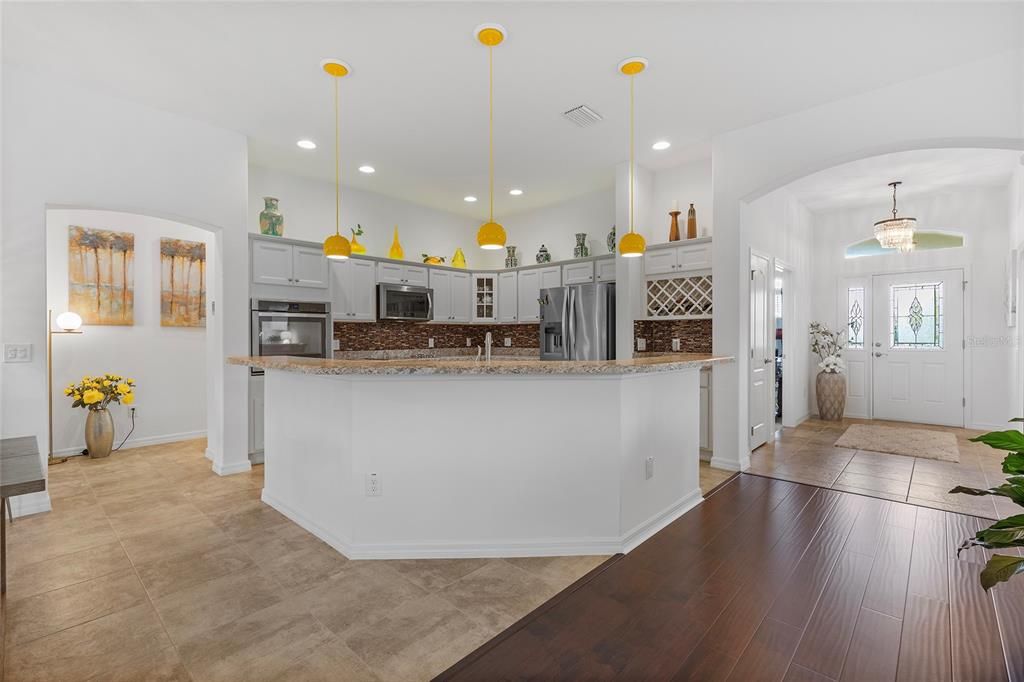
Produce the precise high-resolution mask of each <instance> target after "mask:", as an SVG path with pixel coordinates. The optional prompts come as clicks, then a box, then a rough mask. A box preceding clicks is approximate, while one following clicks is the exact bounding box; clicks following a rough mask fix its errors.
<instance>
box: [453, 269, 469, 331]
mask: <svg viewBox="0 0 1024 682" xmlns="http://www.w3.org/2000/svg"><path fill="white" fill-rule="evenodd" d="M451 275H452V322H469V321H470V320H471V319H473V303H472V301H473V297H472V292H471V291H470V289H471V288H472V282H471V280H472V278H471V277H470V276H469V273H468V272H453V273H451Z"/></svg>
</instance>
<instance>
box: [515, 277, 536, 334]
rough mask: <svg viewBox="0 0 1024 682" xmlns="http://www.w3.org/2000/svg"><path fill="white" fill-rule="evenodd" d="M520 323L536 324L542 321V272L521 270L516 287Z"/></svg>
mask: <svg viewBox="0 0 1024 682" xmlns="http://www.w3.org/2000/svg"><path fill="white" fill-rule="evenodd" d="M516 290H517V291H516V297H517V299H518V301H517V305H518V308H519V321H520V322H535V321H537V320H539V319H540V304H539V303H538V302H537V299H538V298H540V270H520V271H519V281H518V283H517V286H516Z"/></svg>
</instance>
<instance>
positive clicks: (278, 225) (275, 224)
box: [260, 197, 284, 237]
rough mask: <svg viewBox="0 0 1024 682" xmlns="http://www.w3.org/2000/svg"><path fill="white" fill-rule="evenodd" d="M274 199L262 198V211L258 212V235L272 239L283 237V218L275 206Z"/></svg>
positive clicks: (276, 200) (275, 199)
mask: <svg viewBox="0 0 1024 682" xmlns="http://www.w3.org/2000/svg"><path fill="white" fill-rule="evenodd" d="M277 203H278V199H277V198H276V197H263V210H262V211H260V234H269V235H271V236H273V237H283V236H284V216H283V215H281V210H280V209H279V208H278V206H277Z"/></svg>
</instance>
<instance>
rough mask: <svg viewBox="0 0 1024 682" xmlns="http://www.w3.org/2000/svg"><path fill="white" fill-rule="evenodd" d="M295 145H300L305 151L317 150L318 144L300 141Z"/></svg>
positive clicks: (311, 141) (310, 141)
mask: <svg viewBox="0 0 1024 682" xmlns="http://www.w3.org/2000/svg"><path fill="white" fill-rule="evenodd" d="M295 144H297V145H299V146H300V147H302V148H303V149H316V142H313V140H299V141H298V142H296V143H295Z"/></svg>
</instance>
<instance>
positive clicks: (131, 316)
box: [68, 225, 135, 325]
mask: <svg viewBox="0 0 1024 682" xmlns="http://www.w3.org/2000/svg"><path fill="white" fill-rule="evenodd" d="M134 262H135V235H133V234H132V233H130V232H113V231H111V230H96V229H93V228H90V227H79V226H77V225H70V226H68V308H69V309H70V310H73V311H75V312H76V313H78V314H79V315H81V316H82V322H83V323H84V324H103V325H132V324H134V323H135V284H134V282H135V273H134Z"/></svg>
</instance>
